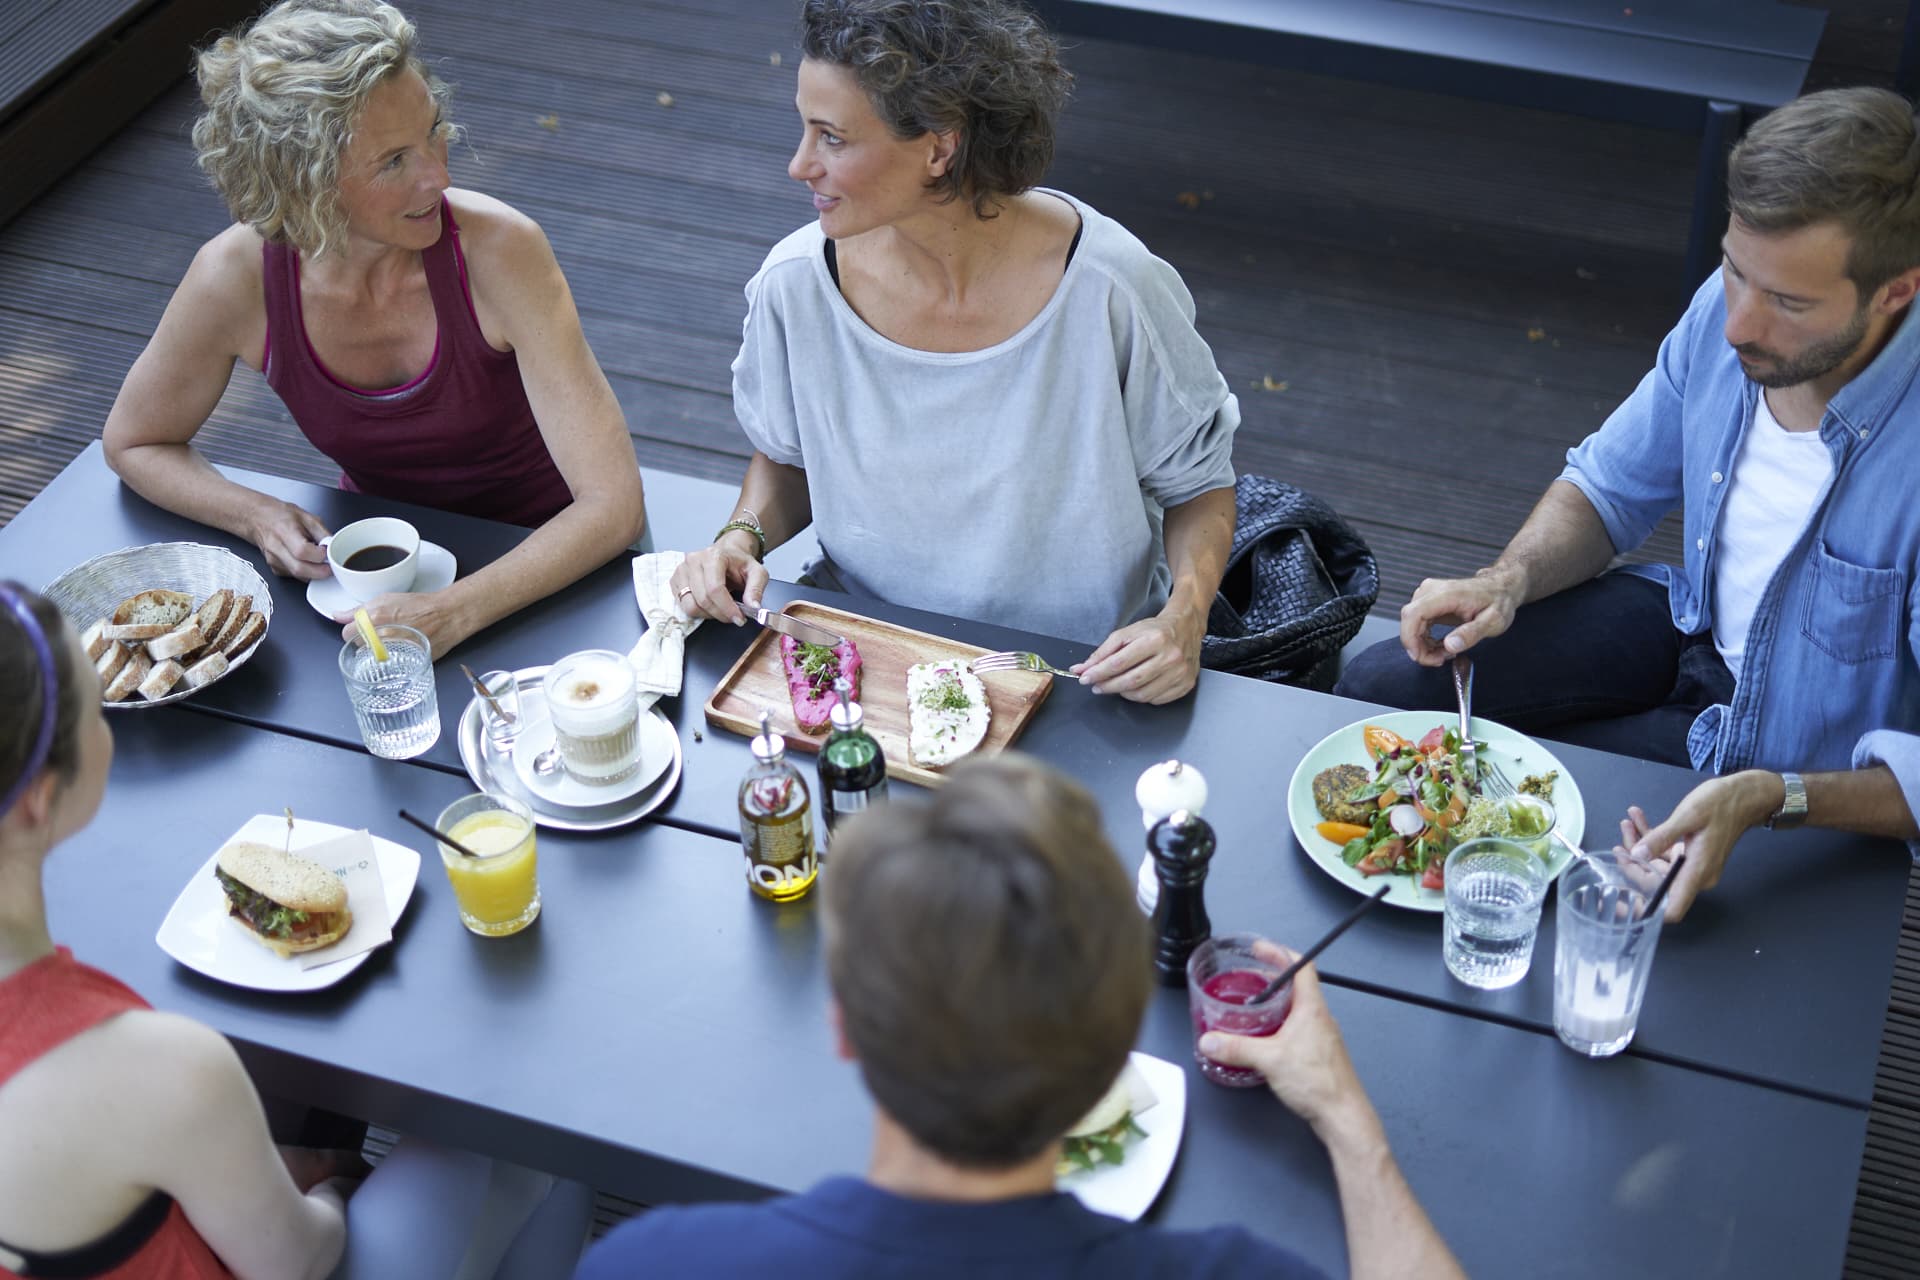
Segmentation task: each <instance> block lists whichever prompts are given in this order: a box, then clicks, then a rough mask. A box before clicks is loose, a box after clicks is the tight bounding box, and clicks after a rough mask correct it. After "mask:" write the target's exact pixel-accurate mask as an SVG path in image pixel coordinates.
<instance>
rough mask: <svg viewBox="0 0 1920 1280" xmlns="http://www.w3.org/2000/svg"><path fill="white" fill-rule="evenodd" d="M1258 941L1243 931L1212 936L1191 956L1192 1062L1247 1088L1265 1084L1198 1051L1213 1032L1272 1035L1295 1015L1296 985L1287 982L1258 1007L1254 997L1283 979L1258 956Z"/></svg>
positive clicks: (1224, 1080) (1214, 1077)
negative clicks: (1276, 980)
mask: <svg viewBox="0 0 1920 1280" xmlns="http://www.w3.org/2000/svg"><path fill="white" fill-rule="evenodd" d="M1256 941H1258V939H1256V938H1255V937H1253V935H1251V934H1245V933H1236V934H1229V935H1227V936H1225V937H1215V938H1208V939H1207V940H1206V941H1205V942H1202V943H1201V944H1200V945H1199V946H1197V947H1195V948H1194V949H1193V954H1192V955H1190V956H1188V957H1187V1009H1188V1011H1189V1012H1190V1013H1191V1014H1192V1016H1193V1060H1194V1061H1195V1062H1197V1063H1199V1064H1200V1074H1201V1075H1203V1076H1205V1077H1206V1078H1207V1079H1209V1080H1211V1081H1213V1082H1214V1083H1215V1084H1224V1085H1227V1086H1229V1087H1230V1088H1235V1089H1245V1088H1249V1087H1251V1086H1253V1085H1257V1084H1264V1083H1265V1080H1264V1079H1263V1078H1262V1077H1261V1075H1260V1073H1259V1072H1258V1071H1255V1070H1253V1069H1252V1068H1250V1067H1230V1066H1227V1065H1226V1064H1225V1063H1222V1062H1215V1061H1214V1060H1213V1059H1212V1058H1209V1057H1207V1056H1206V1055H1205V1054H1203V1053H1201V1052H1200V1037H1201V1036H1203V1035H1205V1034H1206V1033H1207V1032H1209V1031H1225V1032H1228V1033H1230V1034H1232V1035H1238V1036H1270V1035H1272V1034H1273V1033H1274V1032H1276V1031H1278V1030H1279V1029H1280V1024H1281V1023H1283V1022H1285V1021H1286V1020H1287V1015H1288V1014H1289V1013H1291V1012H1293V983H1291V982H1289V983H1287V985H1286V986H1284V987H1281V988H1280V990H1278V991H1276V992H1275V993H1274V994H1273V995H1271V996H1268V997H1267V998H1266V999H1265V1000H1263V1001H1261V1002H1260V1003H1258V1004H1254V1003H1252V1001H1253V998H1254V997H1255V996H1257V995H1259V994H1260V991H1261V989H1262V988H1263V987H1265V986H1266V985H1267V984H1268V983H1269V982H1271V981H1273V980H1274V979H1275V978H1277V977H1279V976H1280V966H1279V965H1276V964H1274V963H1273V962H1272V961H1270V960H1267V959H1265V958H1263V957H1261V956H1258V955H1255V954H1254V950H1253V944H1254V943H1255V942H1256Z"/></svg>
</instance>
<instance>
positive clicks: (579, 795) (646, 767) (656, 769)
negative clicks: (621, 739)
mask: <svg viewBox="0 0 1920 1280" xmlns="http://www.w3.org/2000/svg"><path fill="white" fill-rule="evenodd" d="M552 745H553V721H551V720H548V719H545V718H541V719H538V720H532V719H530V720H529V721H528V722H527V724H526V727H525V728H523V729H521V731H520V736H519V737H518V738H516V739H514V743H513V771H514V772H515V773H516V774H518V775H519V777H520V781H521V782H522V783H524V784H525V785H526V788H527V790H529V791H531V792H533V793H534V794H535V795H537V796H539V797H540V798H541V799H543V800H548V801H551V802H552V803H554V804H563V805H566V806H567V807H569V808H573V809H591V808H593V807H594V806H596V805H603V804H611V803H613V802H614V801H615V800H624V799H626V798H627V797H628V796H631V795H636V794H638V793H639V792H640V791H642V790H644V789H645V788H646V787H647V786H649V785H651V784H652V782H653V781H654V779H656V778H658V777H659V776H660V775H661V774H663V773H665V772H666V771H667V766H668V765H670V764H672V763H673V745H674V735H673V726H672V725H670V724H668V723H667V722H666V721H665V720H664V719H663V718H661V717H660V716H657V715H654V714H652V713H651V712H650V711H648V712H643V713H641V716H640V767H639V768H638V769H636V770H634V773H633V776H632V777H631V778H622V779H621V780H620V781H618V782H612V783H608V784H607V785H606V786H603V787H597V786H594V785H592V784H591V783H586V782H581V781H580V780H579V779H578V778H575V777H574V776H573V775H572V774H570V773H568V772H567V771H566V769H565V768H560V769H556V770H554V772H552V773H549V774H547V775H545V776H544V777H543V776H541V775H540V774H537V773H535V772H534V771H533V761H534V758H535V757H536V756H538V755H539V754H540V753H541V752H542V751H545V750H546V749H547V748H548V747H550V746H552Z"/></svg>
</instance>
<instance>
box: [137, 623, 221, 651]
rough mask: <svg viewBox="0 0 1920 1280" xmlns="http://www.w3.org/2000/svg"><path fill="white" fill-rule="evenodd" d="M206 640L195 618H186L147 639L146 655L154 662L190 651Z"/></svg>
mask: <svg viewBox="0 0 1920 1280" xmlns="http://www.w3.org/2000/svg"><path fill="white" fill-rule="evenodd" d="M206 642H207V638H206V636H205V635H204V634H203V633H202V632H201V630H200V622H199V620H198V619H197V618H188V619H187V620H186V621H185V622H183V623H181V624H180V625H179V626H177V627H175V628H174V629H173V630H171V631H169V632H167V634H165V635H163V636H160V637H157V638H156V639H153V640H149V641H147V656H148V657H150V658H152V659H153V660H154V661H155V662H161V661H164V660H165V659H168V658H178V657H180V656H181V655H183V654H188V653H192V652H193V651H194V650H195V649H198V648H200V647H201V646H202V645H204V644H205V643H206Z"/></svg>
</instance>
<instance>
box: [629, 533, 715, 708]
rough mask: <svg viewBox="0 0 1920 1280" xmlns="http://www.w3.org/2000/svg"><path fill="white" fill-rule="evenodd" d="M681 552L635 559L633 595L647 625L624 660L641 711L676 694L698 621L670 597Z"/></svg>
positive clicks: (682, 557) (681, 555) (636, 557)
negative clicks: (633, 679)
mask: <svg viewBox="0 0 1920 1280" xmlns="http://www.w3.org/2000/svg"><path fill="white" fill-rule="evenodd" d="M686 558H687V557H686V553H685V552H683V551H656V552H653V553H652V554H651V555H644V556H635V557H634V560H633V595H634V598H635V599H636V600H638V601H639V602H640V616H641V618H643V619H645V621H646V624H647V629H646V631H644V632H642V633H641V636H640V643H638V644H636V645H634V646H633V651H632V652H631V653H629V654H628V655H627V661H628V662H631V663H632V664H633V670H634V674H635V676H636V677H638V679H637V683H638V684H639V686H640V709H641V710H642V711H645V710H646V709H647V708H648V707H651V706H652V705H653V704H654V703H656V702H658V701H660V699H661V698H664V697H672V696H673V695H675V694H677V693H679V692H680V675H681V672H682V670H683V668H685V666H686V662H687V637H688V636H690V635H692V634H693V629H694V628H695V627H697V626H699V625H700V623H701V621H702V619H700V618H690V617H688V616H687V614H686V611H685V610H683V609H682V608H681V607H680V602H679V601H678V600H676V599H675V598H674V594H673V571H674V570H675V569H677V568H679V567H680V562H681V561H682V560H685V559H686Z"/></svg>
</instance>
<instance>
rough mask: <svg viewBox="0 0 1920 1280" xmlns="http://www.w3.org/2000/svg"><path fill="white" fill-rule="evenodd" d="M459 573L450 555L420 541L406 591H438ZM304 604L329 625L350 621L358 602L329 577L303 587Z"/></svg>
mask: <svg viewBox="0 0 1920 1280" xmlns="http://www.w3.org/2000/svg"><path fill="white" fill-rule="evenodd" d="M459 573H460V565H459V563H458V562H457V561H455V560H454V558H453V552H451V551H449V550H447V549H446V548H445V547H443V546H441V545H440V544H439V543H437V542H428V541H427V540H426V539H425V538H422V539H420V567H419V568H417V569H415V570H414V573H413V586H412V587H410V588H409V589H408V590H409V591H410V592H414V593H419V592H426V591H438V590H440V589H441V588H442V587H450V586H452V585H453V580H454V578H455V577H457V576H458V575H459ZM307 603H308V604H310V605H312V606H313V608H314V612H316V613H318V614H319V615H320V616H321V617H323V618H325V619H327V620H328V621H330V622H339V621H343V620H344V619H347V618H351V617H352V616H353V611H354V610H355V609H358V608H359V607H360V602H359V601H358V600H355V599H354V598H353V597H352V596H350V595H348V594H347V589H346V588H345V587H343V586H341V585H340V584H339V583H338V582H336V581H334V579H333V577H332V576H331V575H329V576H327V577H325V578H315V579H314V580H313V581H312V582H309V583H308V584H307Z"/></svg>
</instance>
